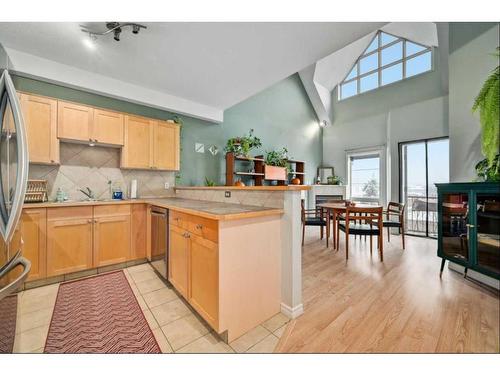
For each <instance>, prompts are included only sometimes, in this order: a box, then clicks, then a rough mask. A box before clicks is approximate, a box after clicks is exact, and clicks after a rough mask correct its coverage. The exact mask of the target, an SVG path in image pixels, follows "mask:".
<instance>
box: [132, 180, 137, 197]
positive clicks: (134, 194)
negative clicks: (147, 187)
mask: <svg viewBox="0 0 500 375" xmlns="http://www.w3.org/2000/svg"><path fill="white" fill-rule="evenodd" d="M135 198H137V180H132V181H130V199H135Z"/></svg>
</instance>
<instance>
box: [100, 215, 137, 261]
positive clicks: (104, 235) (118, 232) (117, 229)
mask: <svg viewBox="0 0 500 375" xmlns="http://www.w3.org/2000/svg"><path fill="white" fill-rule="evenodd" d="M93 224H94V267H103V266H108V265H110V264H115V263H121V262H125V261H127V260H128V259H130V205H109V206H96V207H95V208H94V220H93Z"/></svg>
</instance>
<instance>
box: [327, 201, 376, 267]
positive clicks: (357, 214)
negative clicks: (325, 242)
mask: <svg viewBox="0 0 500 375" xmlns="http://www.w3.org/2000/svg"><path fill="white" fill-rule="evenodd" d="M382 210H383V209H382V207H381V206H378V207H352V206H351V207H348V208H347V209H346V213H345V222H339V223H338V225H337V249H338V248H339V234H340V232H339V231H342V232H344V233H345V259H346V260H347V259H348V258H349V235H351V234H354V235H358V234H359V235H360V236H370V254H372V251H373V243H372V237H373V236H378V242H377V243H378V250H379V254H380V261H381V262H383V261H384V248H383V243H382V229H383V226H382Z"/></svg>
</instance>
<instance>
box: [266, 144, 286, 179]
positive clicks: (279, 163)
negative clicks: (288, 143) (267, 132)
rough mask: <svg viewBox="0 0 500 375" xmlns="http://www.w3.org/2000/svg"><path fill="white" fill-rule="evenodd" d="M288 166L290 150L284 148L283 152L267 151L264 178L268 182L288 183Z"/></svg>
mask: <svg viewBox="0 0 500 375" xmlns="http://www.w3.org/2000/svg"><path fill="white" fill-rule="evenodd" d="M289 168H290V165H289V164H288V150H287V149H286V148H285V147H283V148H282V149H281V150H272V151H266V157H265V166H264V178H265V179H266V180H277V181H286V180H287V171H288V169H289Z"/></svg>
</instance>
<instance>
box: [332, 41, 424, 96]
mask: <svg viewBox="0 0 500 375" xmlns="http://www.w3.org/2000/svg"><path fill="white" fill-rule="evenodd" d="M432 53H433V50H432V47H429V46H424V45H422V44H419V43H415V42H412V41H409V40H407V39H405V38H401V37H398V36H395V35H392V34H388V33H385V32H383V31H378V32H377V33H376V34H375V36H374V37H373V39H372V40H371V41H370V43H369V44H368V47H367V48H366V49H365V51H364V52H363V54H362V55H361V56H359V58H358V59H357V60H356V61H355V62H354V65H353V67H352V68H351V70H350V71H349V73H348V74H347V75H346V77H345V78H344V79H343V80H342V82H341V83H340V84H339V85H338V87H337V91H338V99H339V100H342V99H347V98H349V97H351V96H355V95H358V94H361V93H363V92H366V91H371V90H374V89H377V88H379V87H382V86H385V85H388V84H390V83H394V82H397V81H401V80H403V79H405V78H409V77H413V76H416V75H418V74H421V73H424V72H428V71H430V70H432Z"/></svg>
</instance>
